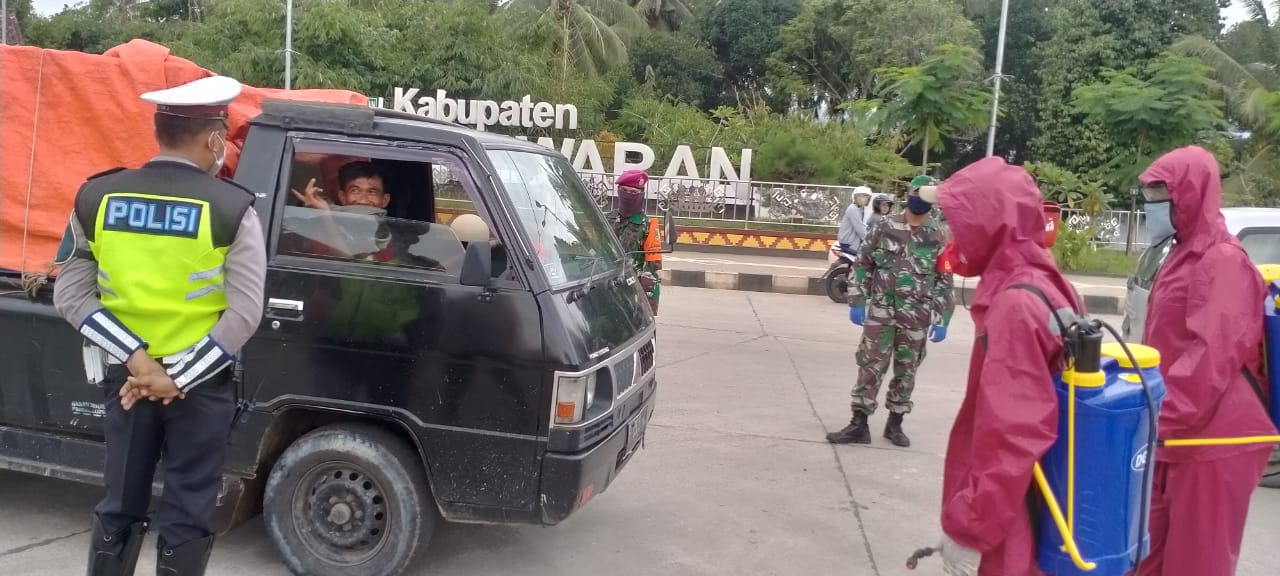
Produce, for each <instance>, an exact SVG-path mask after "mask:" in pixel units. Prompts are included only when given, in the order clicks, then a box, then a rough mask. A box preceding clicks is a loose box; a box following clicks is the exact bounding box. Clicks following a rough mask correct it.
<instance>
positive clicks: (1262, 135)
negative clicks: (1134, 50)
mask: <svg viewBox="0 0 1280 576" xmlns="http://www.w3.org/2000/svg"><path fill="white" fill-rule="evenodd" d="M1241 3H1242V4H1243V5H1244V6H1245V8H1246V9H1247V10H1248V12H1249V16H1250V19H1249V20H1248V21H1246V22H1243V23H1241V24H1239V25H1237V26H1253V27H1256V31H1257V32H1258V35H1259V39H1258V43H1259V44H1260V46H1258V48H1259V50H1258V51H1257V52H1255V54H1256V56H1257V57H1256V58H1255V59H1256V60H1258V61H1254V62H1250V61H1244V62H1241V61H1239V60H1237V59H1236V58H1235V57H1233V56H1232V55H1231V54H1229V53H1228V52H1227V51H1226V50H1225V49H1223V47H1222V46H1220V45H1218V44H1216V43H1214V42H1213V41H1212V40H1209V39H1207V38H1204V37H1203V36H1188V37H1186V38H1183V39H1182V40H1179V41H1178V42H1177V43H1175V44H1174V45H1173V47H1172V49H1173V51H1175V52H1179V53H1182V54H1186V55H1189V56H1196V57H1198V58H1200V59H1201V60H1202V61H1203V62H1204V63H1205V64H1207V65H1208V66H1209V67H1211V68H1213V75H1214V78H1215V79H1216V80H1217V81H1218V84H1219V85H1220V86H1221V89H1222V93H1223V96H1224V99H1225V100H1226V103H1227V110H1226V111H1227V115H1228V117H1230V118H1231V119H1232V120H1234V121H1235V122H1236V123H1237V124H1239V125H1241V126H1242V127H1244V128H1248V129H1249V130H1250V131H1251V132H1252V136H1251V138H1250V140H1251V142H1252V145H1253V156H1252V157H1251V158H1250V159H1248V160H1247V161H1245V163H1244V171H1245V172H1254V171H1255V170H1266V169H1267V168H1269V167H1271V166H1275V165H1277V164H1278V163H1280V149H1277V145H1280V105H1278V104H1280V29H1277V27H1276V26H1275V24H1274V23H1273V22H1271V20H1270V19H1269V18H1268V17H1267V10H1266V8H1267V6H1266V5H1267V2H1266V1H1265V0H1241ZM1271 4H1272V6H1273V8H1274V9H1275V10H1280V0H1272V2H1271ZM1241 185H1242V186H1244V187H1245V188H1246V191H1247V192H1248V184H1247V182H1246V181H1245V179H1243V178H1242V179H1241Z"/></svg>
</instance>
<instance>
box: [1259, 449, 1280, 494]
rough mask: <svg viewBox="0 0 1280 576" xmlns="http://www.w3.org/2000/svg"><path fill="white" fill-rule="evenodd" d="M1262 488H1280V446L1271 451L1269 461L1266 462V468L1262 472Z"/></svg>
mask: <svg viewBox="0 0 1280 576" xmlns="http://www.w3.org/2000/svg"><path fill="white" fill-rule="evenodd" d="M1262 487H1263V488H1280V447H1276V449H1275V450H1272V451H1271V461H1270V462H1267V470H1266V471H1265V472H1263V473H1262Z"/></svg>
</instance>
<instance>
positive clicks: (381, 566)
mask: <svg viewBox="0 0 1280 576" xmlns="http://www.w3.org/2000/svg"><path fill="white" fill-rule="evenodd" d="M262 508H263V516H264V520H265V522H266V527H267V534H269V535H270V537H271V541H272V543H274V544H275V547H276V551H277V552H278V553H279V554H280V557H281V558H282V559H283V560H284V563H285V565H286V566H288V568H289V570H290V571H292V572H293V573H294V574H297V575H299V576H367V575H370V574H378V575H385V576H397V575H399V574H401V573H403V572H404V571H405V569H406V568H408V567H409V566H411V565H413V563H414V562H415V561H416V560H417V558H418V557H420V556H421V555H422V552H423V551H424V550H426V548H427V542H428V541H429V540H430V539H431V534H432V532H433V531H434V529H435V523H436V512H435V504H434V502H433V501H432V498H431V493H430V489H429V488H428V485H427V478H426V473H425V470H424V466H423V465H422V461H421V459H419V458H418V455H417V452H415V451H414V450H413V449H411V448H410V447H409V446H408V445H407V444H406V443H405V442H404V441H402V440H401V439H400V438H397V437H396V436H395V435H393V434H391V433H389V432H387V431H385V430H382V429H380V428H377V427H374V426H366V425H358V424H357V425H352V424H338V425H333V426H326V427H323V428H319V429H317V430H314V431H312V432H310V433H308V434H307V435H305V436H303V437H302V438H300V439H298V440H297V441H295V442H294V443H293V444H292V445H290V446H289V448H288V449H287V450H285V451H284V454H282V455H281V456H280V459H279V460H278V461H277V462H276V464H275V466H274V467H272V469H271V475H270V477H269V478H268V479H267V487H266V492H265V494H264V496H263V507H262Z"/></svg>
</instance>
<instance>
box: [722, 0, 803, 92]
mask: <svg viewBox="0 0 1280 576" xmlns="http://www.w3.org/2000/svg"><path fill="white" fill-rule="evenodd" d="M708 1H709V2H710V5H709V7H708V8H707V11H706V12H705V13H704V14H703V16H702V19H701V21H700V22H699V25H700V28H701V33H702V38H703V39H704V40H706V41H707V44H708V45H710V46H711V49H712V50H714V51H715V53H716V58H718V59H719V60H720V63H721V64H722V65H723V66H724V73H725V77H726V79H727V80H728V82H729V83H730V84H731V85H732V86H734V87H736V88H738V89H740V90H745V91H753V90H758V89H763V88H764V86H763V84H762V81H763V78H764V76H765V61H766V60H767V59H768V58H769V55H770V54H773V53H774V52H775V51H777V50H778V48H779V47H780V46H781V43H780V40H779V37H778V30H779V28H781V27H782V25H783V24H785V23H787V22H788V21H790V20H791V19H792V18H794V17H795V16H796V15H797V14H799V13H800V6H801V0H708Z"/></svg>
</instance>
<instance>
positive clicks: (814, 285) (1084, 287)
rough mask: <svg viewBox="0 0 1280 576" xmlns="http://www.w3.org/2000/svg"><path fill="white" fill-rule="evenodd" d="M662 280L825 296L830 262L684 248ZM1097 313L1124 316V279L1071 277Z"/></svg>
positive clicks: (968, 293) (962, 293) (964, 288)
mask: <svg viewBox="0 0 1280 576" xmlns="http://www.w3.org/2000/svg"><path fill="white" fill-rule="evenodd" d="M663 267H664V268H665V269H664V270H663V271H662V277H663V282H664V283H665V284H666V285H668V286H684V287H689V288H712V289H718V290H743V291H749V292H777V293H783V294H808V295H815V296H825V295H826V294H827V288H826V284H825V282H823V281H822V275H823V273H825V272H826V271H827V267H828V264H827V262H826V261H825V260H821V259H818V258H812V257H797V256H759V255H754V254H729V253H710V252H695V251H692V250H683V249H682V250H679V251H678V252H676V253H673V254H667V255H665V256H664V257H663ZM1067 278H1068V279H1070V280H1071V282H1072V284H1075V286H1076V290H1077V291H1079V293H1080V296H1081V297H1082V298H1084V300H1085V306H1086V307H1087V308H1088V309H1089V311H1090V312H1092V313H1098V314H1122V313H1123V312H1124V295H1125V279H1124V278H1113V277H1105V276H1081V275H1070V274H1069V275H1067ZM978 280H979V279H978V278H969V279H962V278H957V279H956V293H957V297H959V298H964V299H966V300H971V299H972V298H973V289H974V288H975V287H977V285H978Z"/></svg>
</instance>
